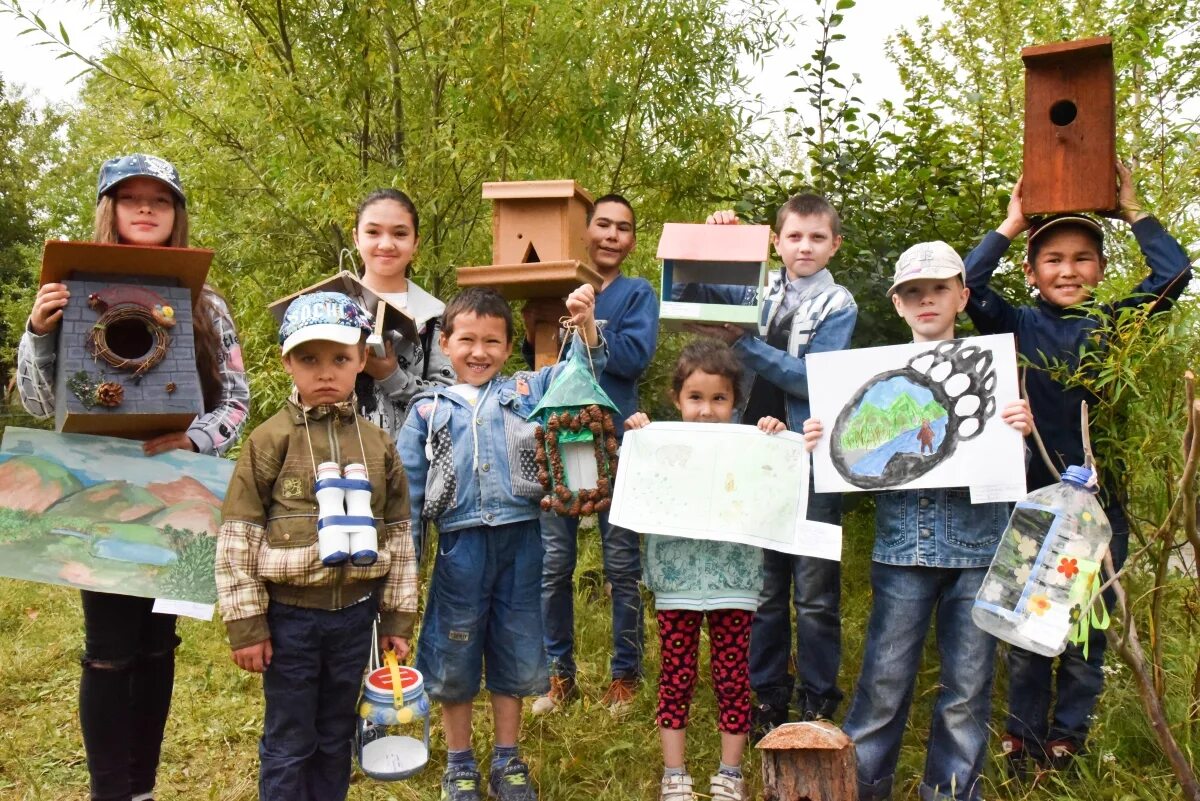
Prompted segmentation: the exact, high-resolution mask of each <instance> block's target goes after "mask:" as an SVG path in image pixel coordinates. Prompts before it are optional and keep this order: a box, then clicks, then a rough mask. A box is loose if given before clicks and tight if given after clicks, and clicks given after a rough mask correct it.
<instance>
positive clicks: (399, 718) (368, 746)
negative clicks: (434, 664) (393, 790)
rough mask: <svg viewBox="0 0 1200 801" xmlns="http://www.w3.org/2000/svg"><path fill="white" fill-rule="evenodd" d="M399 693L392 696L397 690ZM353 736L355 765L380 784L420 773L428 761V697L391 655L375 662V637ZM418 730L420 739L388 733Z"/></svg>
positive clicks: (419, 679) (411, 671)
mask: <svg viewBox="0 0 1200 801" xmlns="http://www.w3.org/2000/svg"><path fill="white" fill-rule="evenodd" d="M397 687H399V688H400V693H399V694H397V693H396V688H397ZM358 713H359V718H360V719H359V722H358V733H357V737H356V746H357V750H358V764H359V767H361V768H362V770H363V773H365V774H367V775H368V776H370V777H371V778H372V779H376V780H378V781H385V782H390V781H399V780H400V779H407V778H408V777H410V776H413V775H415V774H417V773H418V772H420V770H421V769H422V768H424V767H425V764H426V763H427V762H428V761H429V696H428V695H426V694H425V679H424V677H423V676H422V675H421V673H420V671H418V670H416V669H415V668H410V667H406V666H404V665H401V664H399V662H398V661H397V660H396V654H395V653H394V652H392V651H385V652H384V653H383V664H382V665H380V660H379V638H378V637H375V643H374V644H373V645H372V649H371V666H370V670H369V671H368V673H367V677H366V679H365V680H364V681H363V694H362V701H361V702H360V703H359V707H358ZM417 726H420V727H421V736H420V738H419V739H418V738H417V737H413V736H410V735H409V734H392V733H390V732H391V730H392V729H395V728H400V729H405V728H407V729H408V730H409V731H412V730H413V729H414V728H415V727H417Z"/></svg>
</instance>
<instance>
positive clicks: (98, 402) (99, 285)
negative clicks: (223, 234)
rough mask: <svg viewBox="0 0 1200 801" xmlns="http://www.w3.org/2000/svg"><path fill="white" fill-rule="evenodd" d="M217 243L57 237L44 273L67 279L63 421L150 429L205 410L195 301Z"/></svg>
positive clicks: (61, 364)
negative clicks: (206, 246)
mask: <svg viewBox="0 0 1200 801" xmlns="http://www.w3.org/2000/svg"><path fill="white" fill-rule="evenodd" d="M212 257H213V253H212V251H211V250H198V249H192V248H163V247H135V246H131V245H104V244H97V243H93V242H55V241H51V242H47V243H46V250H45V252H44V254H43V256H42V275H41V282H42V283H43V284H45V283H51V282H58V281H64V282H66V283H67V287H68V288H69V289H70V292H71V297H70V300H69V301H68V302H67V307H66V308H65V309H64V310H63V317H62V323H61V325H60V326H59V331H58V348H57V355H56V357H55V374H54V375H55V379H54V399H55V424H56V427H57V428H58V430H59V431H71V432H77V433H82V434H115V435H121V436H128V437H135V438H138V439H145V438H148V437H152V436H155V435H157V434H162V433H166V432H169V431H183V430H184V429H186V428H187V427H188V425H189V424H190V423H191V422H192V420H193V418H195V417H196V416H197V415H200V414H203V413H204V394H203V390H202V389H201V386H200V375H199V373H198V372H197V370H196V344H195V338H194V331H193V326H192V306H193V304H194V303H195V301H196V299H197V298H199V296H200V292H201V290H202V289H203V287H204V279H205V276H206V275H207V274H208V266H209V264H210V263H211V262H212Z"/></svg>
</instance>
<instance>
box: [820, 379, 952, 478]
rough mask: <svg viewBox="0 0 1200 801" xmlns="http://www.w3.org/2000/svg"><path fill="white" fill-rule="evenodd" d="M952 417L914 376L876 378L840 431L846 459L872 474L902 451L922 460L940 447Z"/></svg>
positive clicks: (850, 467) (855, 469) (904, 456)
mask: <svg viewBox="0 0 1200 801" xmlns="http://www.w3.org/2000/svg"><path fill="white" fill-rule="evenodd" d="M948 416H949V413H948V412H947V410H946V408H945V406H944V405H943V403H939V402H938V399H937V398H935V397H934V394H933V392H932V390H930V389H929V388H928V387H927V386H924V385H922V384H919V383H917V382H916V381H914V380H913V378H912V377H909V376H904V375H897V376H892V377H889V378H884V379H882V380H879V381H875V382H873V383H872V384H871V385H870V386H869V387H868V388H867V391H866V392H865V393H863V397H862V399H861V400H860V401H859V402H858V404H857V406H855V407H854V411H853V413H852V414H851V415H850V417H849V419H848V420H847V423H846V426H845V427H844V428H843V429H842V430H841V431H840V436H839V440H838V445H839V446H840V451H841V454H842V459H843V461H844V463H845V465H846V466H847V469H848V470H849V471H850V472H851V473H853V474H855V475H857V476H869V477H872V478H878V477H880V476H882V475H883V474H884V473H885V472H887V468H888V465H889V464H890V463H894V461H895V460H896V458H897V457H898V456H899V457H901V459H902V460H906V461H914V462H916V463H918V464H919V463H920V462H921V461H924V460H926V459H930V458H932V457H934V456H936V455H937V453H938V452H939V451H940V450H941V448H942V445H943V443H944V442H945V440H946V422H947V418H948Z"/></svg>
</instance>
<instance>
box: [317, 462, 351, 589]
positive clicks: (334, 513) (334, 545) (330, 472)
mask: <svg viewBox="0 0 1200 801" xmlns="http://www.w3.org/2000/svg"><path fill="white" fill-rule="evenodd" d="M317 507H318V511H317V555H318V556H319V557H320V559H321V562H322V564H325V565H327V566H330V567H332V566H334V565H340V564H341V563H342V562H345V561H346V560H347V559H349V558H350V532H349V531H348V530H347V528H346V526H345V525H343V524H342V522H341V521H342V519H343V518H344V517H345V516H346V490H345V489H344V488H343V487H342V468H341V467H340V466H338V463H337V462H322V463H321V464H319V465H317Z"/></svg>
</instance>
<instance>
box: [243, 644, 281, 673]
mask: <svg viewBox="0 0 1200 801" xmlns="http://www.w3.org/2000/svg"><path fill="white" fill-rule="evenodd" d="M273 655H274V650H273V649H272V648H271V641H270V640H269V639H267V640H263V641H262V642H256V643H254V645H247V646H246V647H245V648H235V649H234V651H233V661H234V663H235V664H236V665H237V666H238V667H240V668H241V669H242V670H248V671H250V672H251V673H265V672H266V671H267V668H268V667H269V666H270V665H271V657H272V656H273Z"/></svg>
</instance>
